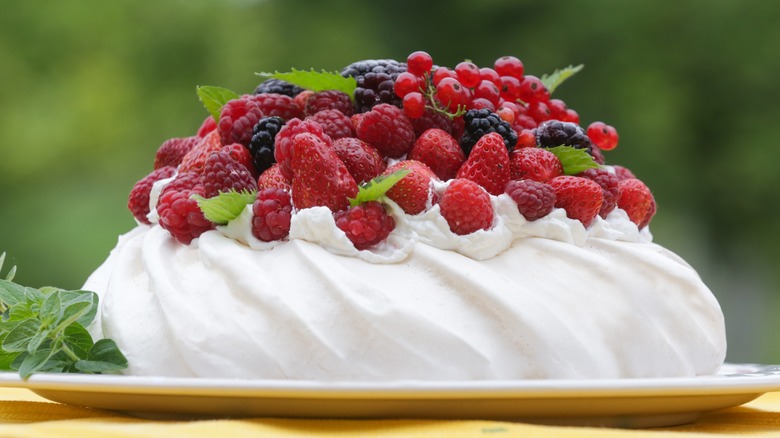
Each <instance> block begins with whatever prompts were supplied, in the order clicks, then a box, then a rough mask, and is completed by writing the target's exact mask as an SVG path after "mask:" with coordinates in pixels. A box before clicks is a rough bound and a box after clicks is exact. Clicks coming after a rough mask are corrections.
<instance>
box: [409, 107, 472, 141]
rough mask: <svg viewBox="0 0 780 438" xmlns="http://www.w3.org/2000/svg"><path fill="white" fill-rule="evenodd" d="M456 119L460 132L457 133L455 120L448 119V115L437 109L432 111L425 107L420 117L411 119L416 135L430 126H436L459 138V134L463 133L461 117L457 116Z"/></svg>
mask: <svg viewBox="0 0 780 438" xmlns="http://www.w3.org/2000/svg"><path fill="white" fill-rule="evenodd" d="M456 120H460V122H459V123H460V124H461V128H460V134H458V127H457V126H456V124H457V122H454V121H453V120H450V118H449V117H447V116H446V115H444V114H442V113H440V112H438V111H433V110H431V109H430V108H427V109H426V110H425V112H424V113H423V115H422V116H421V117H419V118H416V119H412V126H414V133H415V135H417V136H420V135H422V134H423V133H424V132H425V131H427V130H429V129H431V128H438V129H441V130H443V131H445V132H446V133H447V134H450V135H451V136H453V137H455V138H460V135H462V134H463V129H462V123H463V118H462V117H458V119H456Z"/></svg>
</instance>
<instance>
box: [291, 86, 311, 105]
mask: <svg viewBox="0 0 780 438" xmlns="http://www.w3.org/2000/svg"><path fill="white" fill-rule="evenodd" d="M313 94H314V92H313V91H311V90H303V91H301V92H300V93H298V94H297V95H296V96H295V97H294V98H293V99H294V100H295V103H296V104H297V105H298V106H299V107H300V108H306V101H307V100H309V98H310V97H311V96H312V95H313Z"/></svg>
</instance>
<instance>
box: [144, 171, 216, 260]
mask: <svg viewBox="0 0 780 438" xmlns="http://www.w3.org/2000/svg"><path fill="white" fill-rule="evenodd" d="M199 181H200V175H199V174H197V173H195V172H185V173H183V174H179V175H177V176H176V179H174V180H173V181H172V182H171V183H169V184H168V185H167V186H165V188H164V189H163V191H162V194H160V199H159V200H158V201H157V213H158V214H159V215H160V222H159V223H160V226H161V227H163V228H164V229H166V230H168V232H169V233H171V235H172V236H173V237H174V238H175V239H176V240H178V241H179V242H181V243H183V244H185V245H189V243H190V242H192V239H195V238H198V237H200V235H201V234H203V233H204V232H206V231H208V230H211V229H213V228H214V224H213V223H211V222H209V221H208V220H207V219H206V218H205V217H204V216H203V212H202V211H200V208H199V207H198V203H197V202H196V201H195V200H194V199H192V197H191V196H192V195H195V194H198V195H201V196H203V186H202V185H200V184H198V183H199Z"/></svg>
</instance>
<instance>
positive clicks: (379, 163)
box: [333, 138, 385, 184]
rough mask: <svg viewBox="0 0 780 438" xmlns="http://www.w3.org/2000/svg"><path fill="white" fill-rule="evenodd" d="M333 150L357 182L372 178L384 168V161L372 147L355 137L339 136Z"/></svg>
mask: <svg viewBox="0 0 780 438" xmlns="http://www.w3.org/2000/svg"><path fill="white" fill-rule="evenodd" d="M333 150H334V151H335V152H336V155H338V156H339V158H340V159H341V161H342V162H344V165H345V166H347V170H349V173H350V175H352V178H354V179H355V181H356V182H357V183H358V184H361V183H363V182H366V181H370V180H372V179H373V178H374V177H376V176H377V175H379V174H380V173H382V171H384V170H385V161H384V160H383V159H382V156H381V155H380V154H379V151H377V150H376V149H375V148H374V147H372V146H371V145H370V144H368V143H366V142H364V141H363V140H360V139H357V138H340V139H338V140H336V141H334V142H333Z"/></svg>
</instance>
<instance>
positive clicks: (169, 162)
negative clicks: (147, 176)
mask: <svg viewBox="0 0 780 438" xmlns="http://www.w3.org/2000/svg"><path fill="white" fill-rule="evenodd" d="M212 120H213V119H212ZM198 143H200V137H197V136H192V137H184V138H170V139H168V140H166V141H165V142H163V144H161V145H160V147H159V148H158V149H157V153H155V155H154V168H155V169H160V168H162V167H166V166H173V167H176V166H178V165H179V164H181V160H182V159H183V158H184V156H185V155H187V152H189V151H191V150H192V148H194V147H195V146H197V145H198Z"/></svg>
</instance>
